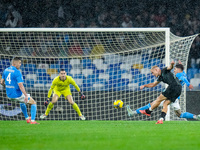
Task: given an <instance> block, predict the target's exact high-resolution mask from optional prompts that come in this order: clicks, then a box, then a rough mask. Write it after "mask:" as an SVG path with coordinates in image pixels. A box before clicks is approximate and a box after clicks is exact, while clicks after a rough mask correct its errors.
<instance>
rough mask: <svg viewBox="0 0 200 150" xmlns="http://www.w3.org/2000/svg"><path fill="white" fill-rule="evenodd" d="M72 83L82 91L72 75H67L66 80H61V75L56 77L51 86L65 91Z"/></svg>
mask: <svg viewBox="0 0 200 150" xmlns="http://www.w3.org/2000/svg"><path fill="white" fill-rule="evenodd" d="M70 84H72V85H73V86H74V87H75V88H76V90H77V91H80V88H79V87H78V85H77V84H76V82H75V81H74V79H73V78H72V77H71V76H66V80H65V81H62V80H60V76H57V77H55V78H54V80H53V82H52V85H51V88H52V89H54V90H57V91H63V90H65V89H66V88H69V87H70V86H69V85H70Z"/></svg>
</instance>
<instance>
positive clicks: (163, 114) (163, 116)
mask: <svg viewBox="0 0 200 150" xmlns="http://www.w3.org/2000/svg"><path fill="white" fill-rule="evenodd" d="M165 116H166V113H165V112H161V116H160V117H161V118H163V119H164V120H165Z"/></svg>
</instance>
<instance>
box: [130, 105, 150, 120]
mask: <svg viewBox="0 0 200 150" xmlns="http://www.w3.org/2000/svg"><path fill="white" fill-rule="evenodd" d="M149 107H151V103H149V104H147V105H145V106H143V107H140V108H138V109H136V110H131V108H130V106H129V105H126V109H127V112H128V116H129V117H131V116H133V115H134V114H140V110H145V109H148V108H149Z"/></svg>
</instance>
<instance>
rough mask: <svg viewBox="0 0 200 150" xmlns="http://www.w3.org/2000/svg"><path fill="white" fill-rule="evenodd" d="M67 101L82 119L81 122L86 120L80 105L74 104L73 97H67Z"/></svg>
mask: <svg viewBox="0 0 200 150" xmlns="http://www.w3.org/2000/svg"><path fill="white" fill-rule="evenodd" d="M66 99H67V100H68V102H69V103H70V104H71V105H72V107H73V108H74V110H75V111H76V112H77V114H78V116H79V117H80V119H81V120H85V117H84V116H83V115H82V113H81V111H80V109H79V107H78V105H77V104H76V103H75V102H74V100H73V97H72V95H67V96H66Z"/></svg>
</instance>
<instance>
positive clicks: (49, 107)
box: [45, 102, 54, 116]
mask: <svg viewBox="0 0 200 150" xmlns="http://www.w3.org/2000/svg"><path fill="white" fill-rule="evenodd" d="M53 106H54V104H53V103H52V102H50V103H49V105H48V106H47V110H46V112H45V115H46V116H47V115H48V114H49V112H50V110H51V109H52V108H53Z"/></svg>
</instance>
